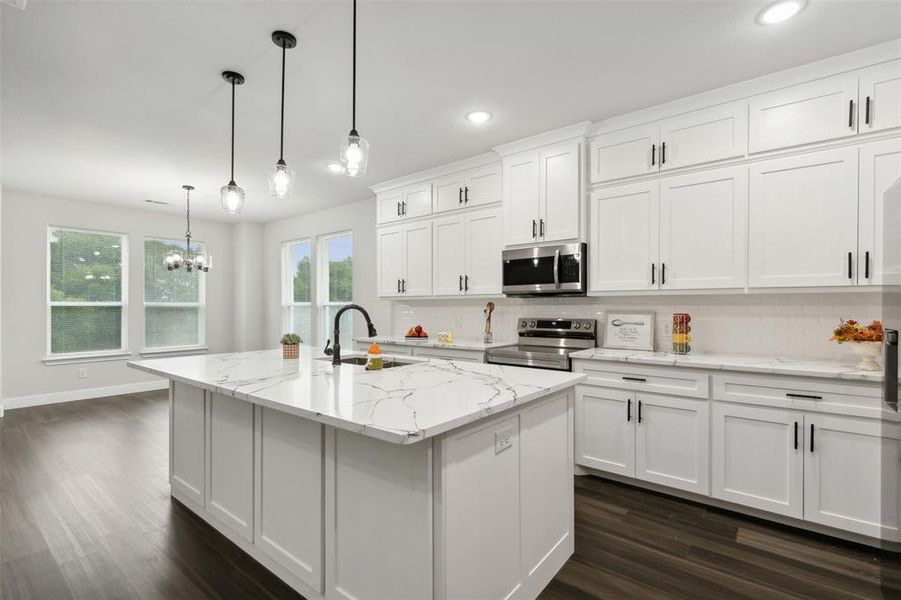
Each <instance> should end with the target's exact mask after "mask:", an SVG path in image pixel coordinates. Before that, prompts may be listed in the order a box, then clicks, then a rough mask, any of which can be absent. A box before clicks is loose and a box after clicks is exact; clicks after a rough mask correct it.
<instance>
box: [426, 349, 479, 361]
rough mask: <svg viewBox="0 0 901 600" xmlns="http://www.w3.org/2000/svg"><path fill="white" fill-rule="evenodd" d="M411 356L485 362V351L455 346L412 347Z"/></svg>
mask: <svg viewBox="0 0 901 600" xmlns="http://www.w3.org/2000/svg"><path fill="white" fill-rule="evenodd" d="M413 356H420V357H422V358H441V359H444V360H463V361H467V362H485V353H484V352H479V351H478V350H458V349H455V348H413Z"/></svg>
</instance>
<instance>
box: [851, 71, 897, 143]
mask: <svg viewBox="0 0 901 600" xmlns="http://www.w3.org/2000/svg"><path fill="white" fill-rule="evenodd" d="M857 122H858V123H859V124H860V125H859V127H858V129H859V130H860V132H861V133H865V132H868V131H881V130H883V129H891V128H892V127H901V60H893V61H891V62H887V63H883V64H881V65H877V66H875V67H870V68H869V69H864V70H863V71H861V73H860V106H859V108H858V118H857Z"/></svg>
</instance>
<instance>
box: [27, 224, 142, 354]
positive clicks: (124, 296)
mask: <svg viewBox="0 0 901 600" xmlns="http://www.w3.org/2000/svg"><path fill="white" fill-rule="evenodd" d="M54 231H72V232H77V233H86V234H96V235H105V236H116V237H118V238H119V240H120V242H119V249H120V250H121V254H120V260H121V263H122V264H121V269H120V275H119V277H120V281H119V294H120V300H119V302H109V301H104V302H85V301H69V300H53V299H52V294H51V286H52V283H51V281H50V279H51V273H52V266H51V264H50V261H51V259H52V255H51V254H52V253H51V251H50V243H51V239H52V237H53V236H52V233H53V232H54ZM45 235H46V239H45V240H44V250H45V252H46V256H45V258H44V267H45V269H46V273H45V299H46V306H47V310H46V315H45V321H44V326H45V336H44V339H45V346H44V362H45V363H52V362H71V361H78V360H80V359H84V360H87V361H90V360H92V359H102V358H106V357H115V356H123V355H127V354H130V352H129V351H128V241H129V240H128V234H127V233H123V232H120V231H105V230H102V229H86V228H82V227H65V226H61V225H48V226H47V228H46V231H45ZM55 306H60V307H67V306H86V307H119V308H121V314H120V319H121V321H120V326H119V332H120V335H119V347H118V348H111V349H108V350H93V351H88V352H52V348H53V340H52V337H53V326H52V318H53V317H52V313H53V307H55Z"/></svg>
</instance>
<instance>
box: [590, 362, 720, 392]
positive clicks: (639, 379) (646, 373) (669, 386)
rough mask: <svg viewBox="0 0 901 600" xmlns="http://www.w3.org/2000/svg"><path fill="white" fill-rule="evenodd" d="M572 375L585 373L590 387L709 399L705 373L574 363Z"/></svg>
mask: <svg viewBox="0 0 901 600" xmlns="http://www.w3.org/2000/svg"><path fill="white" fill-rule="evenodd" d="M573 371H575V372H577V373H585V374H586V375H587V376H588V378H587V379H586V380H585V384H587V385H600V386H605V387H614V388H617V389H621V390H636V391H642V392H656V393H660V394H673V395H676V396H687V397H691V398H709V397H710V377H709V375H707V374H706V373H704V372H700V371H696V370H690V369H675V368H669V367H647V366H642V367H632V366H627V365H623V364H620V363H605V362H600V361H592V360H575V361H573Z"/></svg>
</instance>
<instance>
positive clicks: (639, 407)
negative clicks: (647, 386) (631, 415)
mask: <svg viewBox="0 0 901 600" xmlns="http://www.w3.org/2000/svg"><path fill="white" fill-rule="evenodd" d="M638 422H639V423H641V400H639V401H638Z"/></svg>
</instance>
